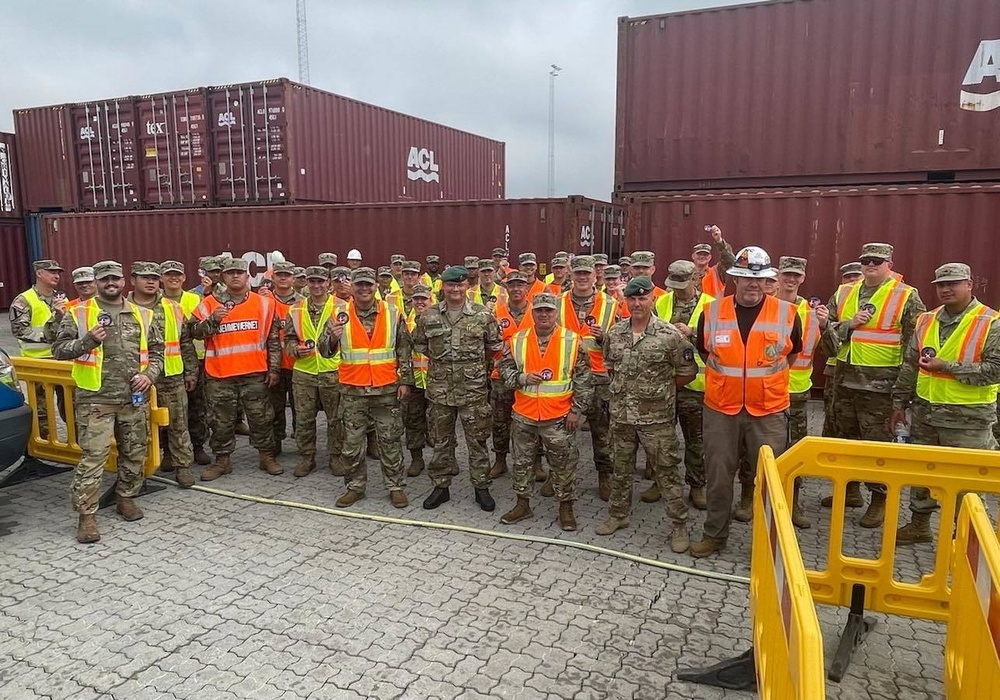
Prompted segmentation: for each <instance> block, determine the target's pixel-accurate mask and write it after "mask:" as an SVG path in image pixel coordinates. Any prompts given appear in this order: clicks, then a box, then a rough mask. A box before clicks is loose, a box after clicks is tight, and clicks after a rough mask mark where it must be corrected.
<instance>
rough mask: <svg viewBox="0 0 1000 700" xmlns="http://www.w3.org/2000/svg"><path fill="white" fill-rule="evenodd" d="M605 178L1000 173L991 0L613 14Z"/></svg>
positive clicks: (651, 186)
mask: <svg viewBox="0 0 1000 700" xmlns="http://www.w3.org/2000/svg"><path fill="white" fill-rule="evenodd" d="M618 31H619V33H618V105H617V138H616V156H615V191H616V192H618V193H625V192H636V191H643V190H665V189H674V190H683V189H695V188H730V187H764V186H780V187H786V186H789V185H806V186H813V185H823V184H858V183H904V182H916V183H923V182H941V181H951V180H983V179H998V178H1000V139H998V138H997V118H998V115H1000V111H998V109H1000V3H998V2H996V0H961V2H941V0H877V1H876V0H779V1H775V2H764V3H755V4H750V5H742V6H733V7H722V8H713V9H707V10H694V11H690V12H682V13H676V14H668V15H661V16H655V17H641V18H627V17H625V18H621V19H620V20H619V27H618Z"/></svg>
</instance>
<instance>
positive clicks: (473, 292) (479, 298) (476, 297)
mask: <svg viewBox="0 0 1000 700" xmlns="http://www.w3.org/2000/svg"><path fill="white" fill-rule="evenodd" d="M505 291H506V290H505V289H504V288H503V287H501V286H500V285H499V284H494V285H493V289H492V290H491V293H490V294H485V295H484V294H483V288H482V287H480V286H479V285H476V286H475V287H472V288H471V289H469V291H468V292H466V296H467V297H468V298H469V301H471V302H473V303H475V304H482V305H483V306H486V307H489V305H490V304H493V305H494V306H495V305H496V303H497V301H499V300H500V295H501V293H502V292H505ZM490 297H494V299H493V301H490Z"/></svg>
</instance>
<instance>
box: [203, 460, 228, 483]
mask: <svg viewBox="0 0 1000 700" xmlns="http://www.w3.org/2000/svg"><path fill="white" fill-rule="evenodd" d="M232 471H233V467H232V465H231V464H230V463H229V455H215V462H213V463H212V464H211V465H210V466H208V467H205V468H204V469H203V470H202V472H201V480H202V481H215V480H216V479H218V478H219V477H220V476H222V475H223V474H229V473H230V472H232Z"/></svg>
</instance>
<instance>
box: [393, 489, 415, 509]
mask: <svg viewBox="0 0 1000 700" xmlns="http://www.w3.org/2000/svg"><path fill="white" fill-rule="evenodd" d="M389 502H390V503H392V506H393V507H394V508H406V506H408V505H410V500H409V499H408V498H407V497H406V494H405V493H403V492H402V491H390V492H389Z"/></svg>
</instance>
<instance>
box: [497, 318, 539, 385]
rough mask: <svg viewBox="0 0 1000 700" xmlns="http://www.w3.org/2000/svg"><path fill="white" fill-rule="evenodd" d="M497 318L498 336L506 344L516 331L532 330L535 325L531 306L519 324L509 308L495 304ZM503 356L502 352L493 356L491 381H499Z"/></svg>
mask: <svg viewBox="0 0 1000 700" xmlns="http://www.w3.org/2000/svg"><path fill="white" fill-rule="evenodd" d="M495 313H496V317H497V324H498V325H499V326H500V334H501V335H502V336H503V341H504V342H505V343H506V342H508V341H509V340H510V339H511V338H513V337H514V334H515V333H517V332H518V331H523V330H524V329H526V328H532V327H534V325H535V318H534V316H532V315H531V306H530V305H529V306H528V308H527V309H526V310H525V312H524V316H522V317H521V322H520V323H518V322H517V320H516V319H515V318H514V316H513V314H511V312H510V307H509V306H508V305H507V304H497V308H496V310H495ZM502 355H503V351H502V350H501V351H499V352H497V353H496V354H495V355H494V356H493V372H492V374H490V378H491V379H500V357H501V356H502Z"/></svg>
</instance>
